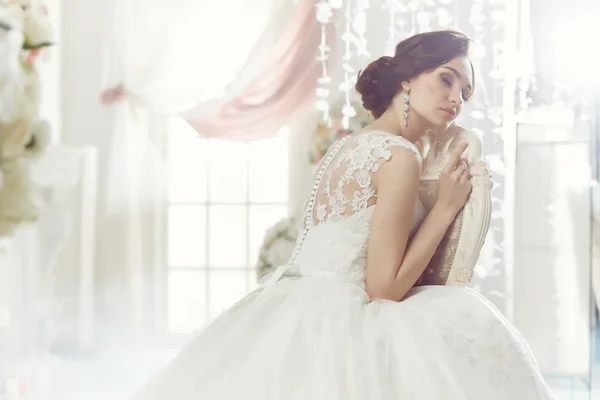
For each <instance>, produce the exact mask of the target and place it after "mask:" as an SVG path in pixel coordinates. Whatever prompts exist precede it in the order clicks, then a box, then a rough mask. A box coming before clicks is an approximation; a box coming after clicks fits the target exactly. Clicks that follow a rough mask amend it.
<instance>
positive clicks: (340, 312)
mask: <svg viewBox="0 0 600 400" xmlns="http://www.w3.org/2000/svg"><path fill="white" fill-rule="evenodd" d="M134 399H135V400H192V399H193V400H440V399H444V400H500V399H502V400H530V399H531V400H534V399H550V395H549V394H548V390H547V388H546V386H545V384H544V382H543V380H542V377H541V375H540V372H539V369H538V367H537V365H536V363H535V361H534V359H533V357H532V355H531V353H530V350H529V348H528V346H527V344H526V343H525V342H524V340H523V338H522V337H521V335H520V334H519V333H518V332H517V331H516V330H515V328H514V327H513V326H512V325H510V324H509V323H508V322H507V321H506V320H505V319H504V318H503V317H502V316H501V315H500V313H499V312H498V311H497V310H496V309H495V308H494V306H493V305H491V304H490V303H489V302H488V301H487V300H486V299H485V298H483V297H482V296H480V295H479V294H477V293H475V292H474V291H472V290H469V289H465V288H459V287H444V286H426V287H420V288H416V289H413V290H412V291H411V292H410V294H409V296H408V297H407V298H406V299H405V300H403V301H402V302H392V301H386V300H376V301H372V302H369V299H368V297H367V295H366V293H365V291H364V290H363V289H361V288H360V287H358V286H355V285H352V284H350V283H343V282H340V281H336V280H334V279H317V278H289V279H283V280H281V281H280V282H278V283H277V284H276V285H275V286H273V287H272V288H270V290H268V291H265V292H261V291H256V292H253V293H251V294H249V295H248V296H246V297H245V298H243V299H242V300H241V301H239V302H238V303H237V304H236V305H235V306H233V307H232V308H231V309H230V310H228V311H227V312H225V313H224V314H223V315H221V316H220V317H219V318H218V319H217V320H215V322H213V323H212V324H211V325H210V326H208V327H207V328H206V329H205V330H204V331H202V332H201V333H200V334H199V335H198V336H197V337H196V338H195V339H194V340H192V341H191V342H190V344H189V345H188V346H186V347H185V348H184V349H183V350H182V351H181V353H180V354H179V355H178V356H177V357H175V359H173V361H172V362H171V363H170V364H169V365H167V366H166V367H165V368H164V369H163V370H162V371H161V372H160V373H159V374H158V375H157V376H156V377H155V378H153V379H152V380H151V381H150V382H149V383H148V384H147V385H145V386H144V387H143V388H142V390H141V391H140V392H139V393H138V394H137V395H136V396H135V397H134Z"/></svg>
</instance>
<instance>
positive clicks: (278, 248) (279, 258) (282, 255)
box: [266, 239, 295, 267]
mask: <svg viewBox="0 0 600 400" xmlns="http://www.w3.org/2000/svg"><path fill="white" fill-rule="evenodd" d="M294 245H295V243H293V242H292V241H289V240H285V239H279V240H277V241H276V242H275V243H273V245H272V246H271V248H269V250H268V252H267V255H266V256H267V257H266V258H267V261H268V263H269V264H270V265H272V266H274V267H278V266H280V265H282V264H285V263H286V262H288V260H289V259H290V257H291V256H292V252H293V251H294Z"/></svg>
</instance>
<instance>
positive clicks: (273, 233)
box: [255, 216, 299, 281]
mask: <svg viewBox="0 0 600 400" xmlns="http://www.w3.org/2000/svg"><path fill="white" fill-rule="evenodd" d="M298 223H299V218H298V217H297V216H293V217H289V218H283V219H282V220H280V221H279V222H277V223H276V224H275V225H274V226H272V227H271V228H270V229H268V230H267V232H266V234H265V239H264V241H263V245H262V247H261V248H260V252H259V254H258V262H257V263H256V268H255V270H256V277H257V280H258V281H260V280H261V279H262V278H263V277H264V276H265V275H268V274H269V273H271V272H273V271H274V270H275V269H277V267H279V266H280V265H282V264H285V263H286V262H288V261H289V259H290V257H291V256H292V253H293V251H294V247H295V245H296V240H297V239H298Z"/></svg>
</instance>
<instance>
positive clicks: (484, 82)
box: [316, 0, 516, 311]
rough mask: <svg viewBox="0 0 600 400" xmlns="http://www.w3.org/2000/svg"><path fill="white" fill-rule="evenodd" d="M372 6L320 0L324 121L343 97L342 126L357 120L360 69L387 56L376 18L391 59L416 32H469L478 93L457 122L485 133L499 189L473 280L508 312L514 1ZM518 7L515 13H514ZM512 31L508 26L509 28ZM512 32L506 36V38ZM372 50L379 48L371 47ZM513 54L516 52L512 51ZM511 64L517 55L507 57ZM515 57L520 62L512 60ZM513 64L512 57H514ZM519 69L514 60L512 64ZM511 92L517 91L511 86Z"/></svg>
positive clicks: (365, 1)
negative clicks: (332, 63)
mask: <svg viewBox="0 0 600 400" xmlns="http://www.w3.org/2000/svg"><path fill="white" fill-rule="evenodd" d="M371 3H372V2H370V1H369V0H345V1H344V0H329V1H327V0H320V1H319V2H318V4H317V19H318V20H319V22H320V23H321V24H322V26H323V35H322V43H321V48H320V49H321V53H320V55H319V57H318V61H319V62H321V63H322V65H323V75H322V77H321V78H320V79H319V88H318V89H317V104H316V106H317V109H318V110H319V111H320V112H322V113H323V114H322V116H323V120H324V121H329V120H330V116H329V104H330V103H331V101H332V100H333V99H331V97H332V96H335V97H337V96H338V94H341V96H342V98H343V99H344V106H343V108H342V115H343V121H342V123H343V124H344V125H347V124H348V120H349V119H350V118H352V117H353V116H354V115H355V114H356V110H355V109H354V108H353V107H352V105H351V102H350V99H351V97H352V93H353V90H354V83H355V82H356V77H357V71H358V69H360V68H364V65H365V61H367V60H369V59H371V58H373V57H377V56H380V55H382V54H373V55H370V54H369V51H368V46H367V37H368V36H369V35H367V20H368V17H370V13H374V12H376V13H379V14H380V13H381V12H382V11H383V13H384V14H383V15H385V16H387V21H388V26H387V27H382V26H373V27H369V28H370V29H386V28H387V31H388V35H387V41H386V46H385V49H386V50H385V53H386V54H387V55H391V54H393V52H394V48H395V46H396V44H397V43H398V42H399V41H400V40H402V39H405V38H407V37H409V36H411V35H413V34H416V33H421V32H427V31H433V30H441V29H454V30H458V31H460V32H463V33H465V34H466V35H467V36H469V37H470V38H471V39H472V40H473V44H472V48H471V59H472V61H473V64H474V67H475V74H476V79H477V81H476V82H477V84H476V92H477V93H476V95H475V96H474V98H473V101H470V102H469V103H468V105H467V106H466V108H465V111H464V113H463V115H462V116H461V118H460V120H459V121H458V123H459V124H460V125H462V126H464V127H465V128H468V129H472V130H474V131H477V132H479V133H481V135H482V137H483V141H484V154H485V158H486V160H487V162H488V163H489V167H490V169H491V171H492V175H493V179H494V183H495V190H494V192H493V198H492V202H493V215H492V222H491V224H490V231H489V233H488V237H487V240H486V245H485V246H484V249H483V251H482V255H481V257H480V262H479V265H478V268H477V270H476V277H475V279H474V281H473V286H474V288H475V289H477V290H479V291H480V292H481V293H483V294H485V295H486V296H487V297H488V298H490V299H491V300H492V301H493V302H494V303H495V304H496V306H498V307H499V308H500V310H502V311H508V310H509V309H510V304H509V299H508V297H507V296H506V294H507V293H510V279H509V276H510V260H506V254H507V253H506V252H505V246H506V243H505V235H504V231H505V229H506V227H505V224H504V218H502V215H501V213H502V212H503V211H504V210H505V207H506V206H507V205H506V204H505V202H504V196H503V192H504V190H503V186H504V172H505V168H504V165H505V161H506V160H505V152H504V147H505V142H504V138H503V132H504V129H506V128H505V125H506V121H505V120H504V118H505V116H506V112H505V110H506V109H507V107H508V108H510V107H512V106H511V104H512V103H511V104H508V105H507V98H508V97H510V96H507V94H506V93H507V88H505V84H506V85H511V86H512V85H514V79H513V78H514V77H512V76H509V77H507V76H505V74H504V72H503V71H504V70H503V68H502V66H503V62H505V63H506V62H511V61H507V55H506V54H505V53H507V52H506V46H513V43H510V44H509V45H507V44H506V41H507V38H508V37H512V36H511V35H510V32H509V30H511V29H516V28H514V27H512V25H511V24H508V25H507V22H508V21H509V20H510V18H514V17H515V16H512V15H511V16H510V18H509V17H507V10H509V9H510V7H509V5H510V4H512V3H511V1H508V0H472V1H460V0H411V1H406V0H384V1H382V2H381V3H379V4H378V8H379V9H376V8H375V7H374V6H373V5H372V4H371ZM513 8H514V7H513ZM337 12H339V13H340V14H339V16H340V18H339V27H340V33H341V41H342V55H341V70H340V71H339V75H340V81H341V83H340V87H339V93H334V89H332V88H331V87H330V86H331V83H332V75H336V76H337V71H333V72H336V73H335V74H332V71H328V70H327V68H326V66H325V60H327V58H328V57H329V54H330V48H329V46H328V45H327V43H328V41H331V40H335V38H327V37H326V35H325V33H324V32H325V26H326V25H327V24H329V23H332V18H333V16H334V14H335V13H337ZM507 26H509V27H508V28H507ZM507 33H508V35H507ZM370 47H373V46H370ZM510 54H512V53H510ZM508 58H511V57H508ZM512 58H514V56H512ZM512 58H511V59H512ZM512 62H513V63H514V60H513V61H512ZM508 90H511V89H510V88H508Z"/></svg>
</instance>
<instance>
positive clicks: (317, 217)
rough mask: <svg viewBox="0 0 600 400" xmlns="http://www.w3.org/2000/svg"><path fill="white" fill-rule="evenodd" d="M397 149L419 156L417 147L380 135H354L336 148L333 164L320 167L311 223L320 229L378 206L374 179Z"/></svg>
mask: <svg viewBox="0 0 600 400" xmlns="http://www.w3.org/2000/svg"><path fill="white" fill-rule="evenodd" d="M332 147H333V146H332ZM393 147H404V148H408V149H410V150H412V151H414V152H415V153H416V154H417V155H418V154H419V152H418V150H417V148H416V147H415V145H414V144H412V143H411V142H409V141H408V140H406V139H404V138H403V137H400V136H396V135H392V134H391V133H387V132H379V131H368V132H362V133H358V134H355V135H352V136H350V137H349V138H348V139H347V140H345V141H344V143H343V144H341V146H336V147H334V153H332V154H330V155H329V157H328V158H329V160H328V161H329V162H328V163H324V165H321V166H319V169H320V170H319V172H318V174H317V180H316V181H315V186H314V188H315V190H314V200H313V201H312V202H311V203H312V204H311V208H309V209H308V212H309V214H308V216H307V217H308V218H307V219H308V222H309V223H312V224H314V225H316V224H320V223H323V222H328V221H340V220H342V219H344V218H346V217H349V216H351V215H353V214H356V213H357V212H359V211H361V210H364V209H365V208H368V207H369V206H371V205H373V204H375V202H376V197H377V193H376V189H375V187H374V186H373V184H372V178H373V176H374V174H375V173H376V172H377V171H378V170H379V167H380V166H381V164H382V163H383V162H385V161H387V160H389V159H390V158H391V156H392V152H391V148H393Z"/></svg>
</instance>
